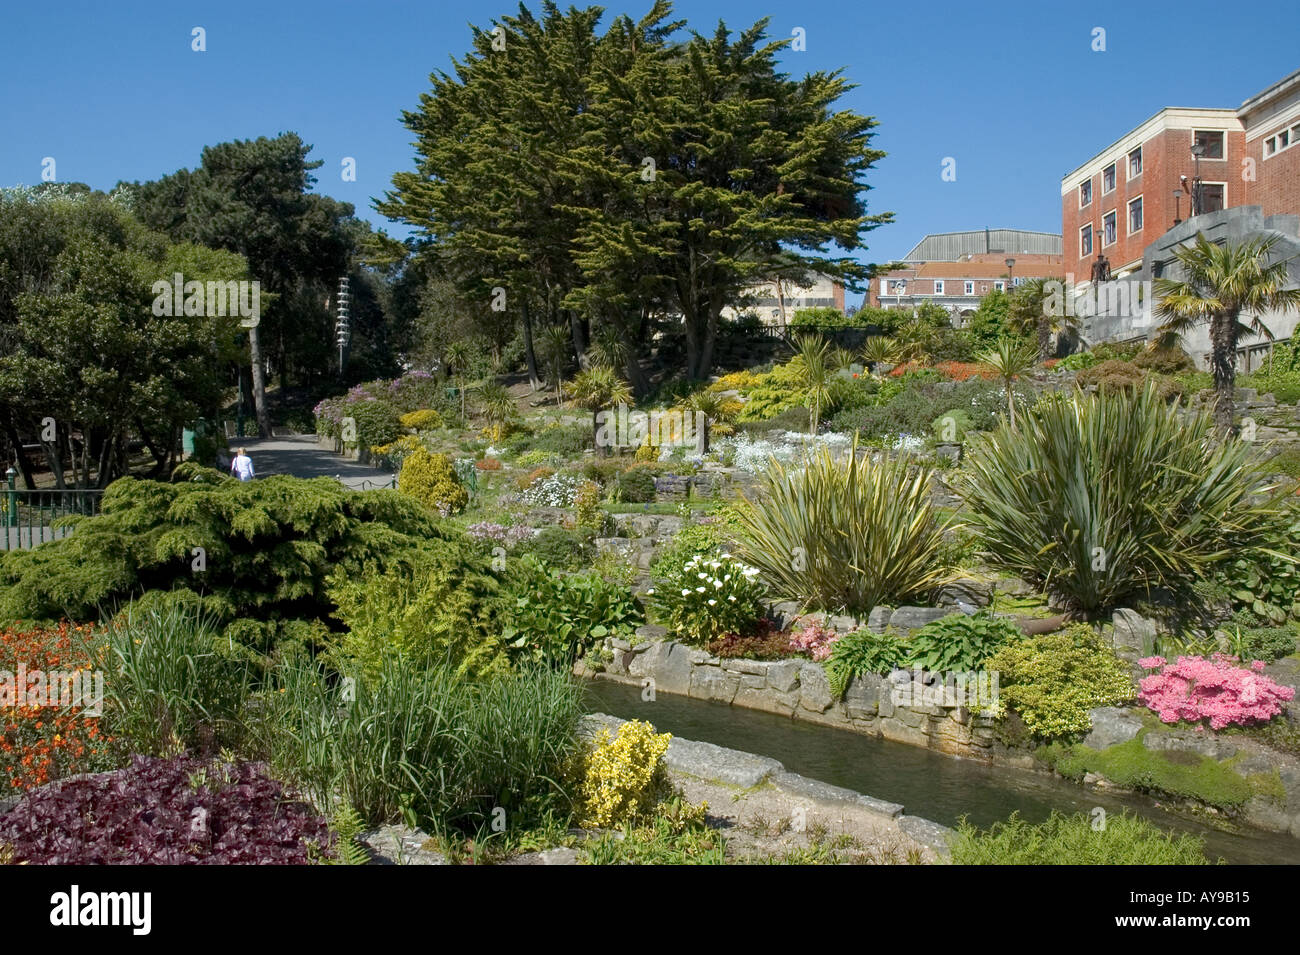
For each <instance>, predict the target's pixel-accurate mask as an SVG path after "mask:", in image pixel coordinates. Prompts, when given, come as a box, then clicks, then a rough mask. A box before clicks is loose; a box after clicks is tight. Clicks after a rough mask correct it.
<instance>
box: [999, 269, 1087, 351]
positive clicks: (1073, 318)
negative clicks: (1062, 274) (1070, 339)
mask: <svg viewBox="0 0 1300 955" xmlns="http://www.w3.org/2000/svg"><path fill="white" fill-rule="evenodd" d="M1052 283H1056V285H1055V286H1054V285H1053V284H1052ZM1056 288H1059V289H1060V292H1059V293H1057V292H1056V291H1055V289H1056ZM1066 294H1067V291H1066V286H1065V280H1064V279H1060V278H1036V279H1030V280H1029V281H1027V282H1025V284H1024V285H1021V286H1020V287H1019V288H1017V289H1016V290H1015V291H1014V292H1013V293H1012V294H1011V298H1010V301H1009V302H1008V306H1007V319H1008V321H1009V323H1010V325H1011V327H1012V328H1014V329H1015V330H1016V331H1018V332H1021V333H1027V332H1033V333H1034V334H1035V335H1037V337H1038V360H1039V361H1047V359H1049V358H1051V357H1052V354H1051V352H1052V336H1053V335H1055V334H1061V333H1063V332H1074V331H1077V330H1078V328H1079V316H1077V315H1067V314H1066V311H1067V309H1066V308H1065V307H1064V303H1065V295H1066ZM1053 296H1055V297H1056V298H1059V299H1060V300H1061V307H1060V308H1059V309H1052V308H1050V307H1049V305H1048V301H1049V299H1051V298H1053ZM1052 311H1060V313H1061V314H1060V315H1053V314H1051V312H1052ZM1071 311H1072V310H1071Z"/></svg>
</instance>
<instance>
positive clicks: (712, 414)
mask: <svg viewBox="0 0 1300 955" xmlns="http://www.w3.org/2000/svg"><path fill="white" fill-rule="evenodd" d="M682 409H683V410H684V411H689V412H691V413H692V414H698V415H703V420H704V425H703V427H702V428H701V429H700V437H701V441H700V451H701V453H704V454H707V453H708V450H709V435H710V433H711V432H714V431H716V432H717V433H718V434H730V433H731V419H733V418H734V417H735V416H736V413H737V412H738V411H739V410H740V403H739V402H737V401H735V400H734V399H732V398H724V397H723V396H722V395H721V394H719V393H718V392H716V391H709V390H708V389H707V388H706V389H703V390H701V391H697V392H695V393H694V394H693V395H691V396H690V397H689V398H687V399H686V401H685V402H684V403H683V404H682Z"/></svg>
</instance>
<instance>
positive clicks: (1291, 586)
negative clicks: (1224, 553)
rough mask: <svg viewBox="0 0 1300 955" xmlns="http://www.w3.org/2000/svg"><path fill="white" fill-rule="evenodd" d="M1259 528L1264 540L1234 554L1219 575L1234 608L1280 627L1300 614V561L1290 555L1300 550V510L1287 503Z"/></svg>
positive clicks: (1219, 571) (1259, 620) (1260, 620)
mask: <svg viewBox="0 0 1300 955" xmlns="http://www.w3.org/2000/svg"><path fill="white" fill-rule="evenodd" d="M1258 530H1259V531H1260V534H1261V536H1263V537H1264V541H1263V543H1260V544H1259V545H1258V546H1254V547H1246V548H1242V549H1241V550H1240V551H1238V554H1236V555H1232V557H1231V558H1230V559H1229V560H1228V561H1227V562H1226V565H1225V566H1224V567H1222V568H1220V569H1219V570H1218V573H1217V575H1216V576H1217V578H1218V579H1219V580H1221V581H1222V583H1223V584H1224V585H1225V586H1226V588H1227V591H1228V596H1229V598H1230V599H1231V600H1232V606H1233V609H1234V610H1237V611H1244V612H1246V613H1247V614H1249V615H1250V616H1251V617H1252V618H1253V619H1254V620H1255V621H1257V622H1259V623H1262V624H1265V625H1272V626H1275V627H1277V626H1281V625H1282V624H1284V623H1285V622H1286V621H1287V619H1288V618H1300V564H1296V563H1293V562H1292V561H1291V560H1289V559H1288V556H1294V555H1296V554H1300V511H1297V510H1296V509H1295V508H1294V507H1292V506H1284V507H1283V508H1282V510H1281V511H1280V513H1279V514H1278V515H1277V517H1276V518H1275V519H1271V520H1267V521H1261V522H1260V524H1259V525H1258Z"/></svg>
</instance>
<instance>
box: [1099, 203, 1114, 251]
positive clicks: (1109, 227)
mask: <svg viewBox="0 0 1300 955" xmlns="http://www.w3.org/2000/svg"><path fill="white" fill-rule="evenodd" d="M1101 231H1102V237H1101V247H1102V248H1103V249H1104V248H1105V247H1106V246H1108V245H1114V244H1115V239H1116V237H1117V230H1116V228H1115V213H1114V211H1111V212H1108V213H1106V214H1105V215H1104V216H1102V217H1101Z"/></svg>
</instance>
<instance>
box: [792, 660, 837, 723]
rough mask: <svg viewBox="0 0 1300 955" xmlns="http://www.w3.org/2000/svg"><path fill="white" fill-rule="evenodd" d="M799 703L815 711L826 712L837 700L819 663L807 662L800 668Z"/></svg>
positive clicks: (806, 708)
mask: <svg viewBox="0 0 1300 955" xmlns="http://www.w3.org/2000/svg"><path fill="white" fill-rule="evenodd" d="M799 687H800V691H799V705H800V706H801V707H803V708H804V709H805V710H811V711H812V712H814V713H825V712H826V711H827V710H828V709H830V707H831V704H832V703H834V702H835V701H834V700H833V699H831V684H830V681H829V680H828V679H827V677H826V671H825V670H824V669H823V668H822V666H821V664H819V663H805V664H803V666H801V667H800V668H799Z"/></svg>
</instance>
